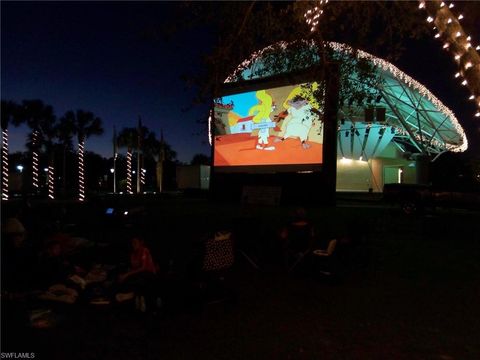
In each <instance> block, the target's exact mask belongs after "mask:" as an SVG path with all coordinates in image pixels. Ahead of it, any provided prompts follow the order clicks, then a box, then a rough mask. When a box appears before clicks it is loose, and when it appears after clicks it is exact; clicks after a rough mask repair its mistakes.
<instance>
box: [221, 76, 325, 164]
mask: <svg viewBox="0 0 480 360" xmlns="http://www.w3.org/2000/svg"><path fill="white" fill-rule="evenodd" d="M318 90H319V85H318V84H317V83H316V82H314V83H307V84H299V85H294V86H284V87H278V88H272V89H261V90H257V91H251V92H245V93H240V94H235V95H229V96H224V97H222V98H218V99H216V100H215V103H214V120H213V121H214V126H213V135H214V142H215V143H214V145H215V152H214V165H215V166H244V165H287V164H288V165H290V164H320V163H322V158H323V156H322V144H323V118H322V117H323V104H321V103H320V102H319V101H318V100H317V99H316V97H315V96H314V94H316V93H318Z"/></svg>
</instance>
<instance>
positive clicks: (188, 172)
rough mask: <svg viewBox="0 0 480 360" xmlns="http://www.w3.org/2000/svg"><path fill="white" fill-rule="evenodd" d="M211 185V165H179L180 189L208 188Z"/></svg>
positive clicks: (178, 181)
mask: <svg viewBox="0 0 480 360" xmlns="http://www.w3.org/2000/svg"><path fill="white" fill-rule="evenodd" d="M209 185H210V166H208V165H178V166H177V186H178V189H182V190H183V189H208V187H209Z"/></svg>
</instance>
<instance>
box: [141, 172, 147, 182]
mask: <svg viewBox="0 0 480 360" xmlns="http://www.w3.org/2000/svg"><path fill="white" fill-rule="evenodd" d="M146 173H147V169H144V168H142V169H140V183H141V184H142V185H145V174H146Z"/></svg>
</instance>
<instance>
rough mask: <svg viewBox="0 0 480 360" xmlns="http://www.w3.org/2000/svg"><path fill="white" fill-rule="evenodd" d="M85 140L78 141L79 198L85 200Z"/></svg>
mask: <svg viewBox="0 0 480 360" xmlns="http://www.w3.org/2000/svg"><path fill="white" fill-rule="evenodd" d="M84 157H85V140H82V141H80V142H79V143H78V200H79V201H84V200H85V163H84Z"/></svg>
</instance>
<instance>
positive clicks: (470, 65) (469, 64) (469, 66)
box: [465, 62, 473, 69]
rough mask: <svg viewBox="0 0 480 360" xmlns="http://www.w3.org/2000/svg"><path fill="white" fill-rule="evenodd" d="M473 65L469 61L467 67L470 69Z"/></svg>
mask: <svg viewBox="0 0 480 360" xmlns="http://www.w3.org/2000/svg"><path fill="white" fill-rule="evenodd" d="M472 66H473V65H472V63H471V62H467V63H466V64H465V69H470V68H471V67H472Z"/></svg>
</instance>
